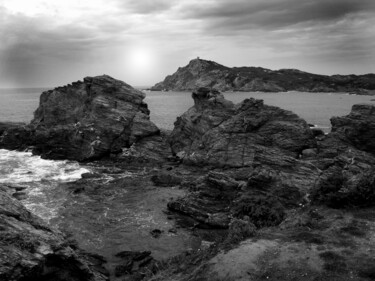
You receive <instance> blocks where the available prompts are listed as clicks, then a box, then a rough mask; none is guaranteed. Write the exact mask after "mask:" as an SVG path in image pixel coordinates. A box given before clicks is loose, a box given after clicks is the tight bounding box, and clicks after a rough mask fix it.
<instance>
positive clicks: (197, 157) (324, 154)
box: [168, 88, 375, 228]
mask: <svg viewBox="0 0 375 281" xmlns="http://www.w3.org/2000/svg"><path fill="white" fill-rule="evenodd" d="M193 99H194V103H195V104H194V106H193V107H192V108H190V109H189V110H188V111H187V112H186V113H184V114H183V115H182V116H181V117H179V118H178V119H177V121H176V123H175V129H174V130H173V132H172V133H171V136H170V144H171V148H172V151H173V153H174V154H175V155H176V156H177V157H179V158H180V159H181V161H183V163H185V164H189V165H198V166H209V167H211V169H217V170H220V171H221V173H214V172H209V173H208V174H207V175H206V176H205V177H204V178H202V179H200V180H197V181H196V182H195V183H194V185H193V186H191V187H190V188H191V190H192V192H191V193H190V194H189V195H187V196H185V197H184V198H180V199H178V200H175V201H172V202H170V203H169V204H168V207H169V208H170V209H171V210H175V211H178V212H181V213H184V214H186V215H189V216H191V217H193V218H195V219H196V220H197V221H198V222H199V223H201V224H205V225H209V226H211V227H219V228H225V227H228V224H229V222H230V220H231V217H239V218H241V219H242V217H244V216H247V217H250V219H251V222H252V223H254V224H255V225H256V226H258V227H261V226H264V225H269V224H273V223H277V222H278V223H279V222H280V221H281V220H282V217H283V216H282V215H281V214H282V213H283V210H284V209H288V208H293V207H296V206H301V205H306V204H308V203H310V202H311V200H313V201H314V202H320V203H321V202H325V203H327V204H329V205H331V206H335V207H345V206H348V205H352V206H369V205H371V206H372V205H373V203H372V201H373V199H371V198H374V195H373V194H375V191H374V188H373V177H371V176H369V175H371V174H372V173H373V167H374V165H375V158H374V156H373V154H371V153H372V152H373V151H374V150H373V146H372V145H373V138H372V136H373V133H374V132H373V131H374V130H373V124H374V123H375V122H374V120H372V118H373V116H372V114H373V112H375V111H374V110H373V106H370V105H355V106H353V110H352V112H351V113H350V114H349V115H348V116H346V117H340V118H338V117H336V118H332V124H333V128H334V130H333V132H332V133H330V134H328V135H322V134H314V133H313V132H312V131H311V129H309V128H308V125H307V124H306V122H305V121H303V120H301V119H300V118H299V117H298V116H297V115H295V114H293V113H291V112H289V111H285V110H282V109H280V108H277V107H271V106H267V105H264V104H263V102H262V101H261V100H254V99H249V100H245V101H243V102H242V103H240V104H237V105H234V104H233V103H231V102H229V101H227V100H225V99H224V98H223V96H222V95H221V94H220V93H219V92H217V91H216V90H210V89H207V88H200V89H198V90H197V91H195V92H194V93H193ZM364 150H365V151H364ZM366 151H368V152H366ZM369 152H370V153H369ZM223 172H224V174H223ZM215 178H220V180H212V179H215ZM230 183H233V184H230ZM223 185H224V186H225V188H223ZM332 198H336V199H332ZM269 202H273V203H272V204H271V205H270V204H269ZM249 210H252V211H249ZM257 210H261V211H259V212H260V213H262V216H261V218H259V217H253V216H252V214H253V213H257V212H258V211H257ZM259 212H258V213H259ZM279 214H280V215H279Z"/></svg>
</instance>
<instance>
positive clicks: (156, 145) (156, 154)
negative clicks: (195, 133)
mask: <svg viewBox="0 0 375 281" xmlns="http://www.w3.org/2000/svg"><path fill="white" fill-rule="evenodd" d="M167 135H168V132H165V131H164V132H163V131H161V133H160V135H154V136H149V137H145V138H142V139H141V140H139V141H137V142H136V143H133V144H132V145H131V146H130V147H129V148H122V152H121V153H120V154H117V155H115V157H113V158H116V159H118V160H119V161H123V162H131V163H134V162H135V161H137V162H142V163H153V164H155V163H163V162H165V161H167V160H169V159H170V158H171V156H172V153H171V148H170V146H169V144H168V142H167Z"/></svg>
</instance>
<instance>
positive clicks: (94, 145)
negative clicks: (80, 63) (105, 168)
mask: <svg viewBox="0 0 375 281" xmlns="http://www.w3.org/2000/svg"><path fill="white" fill-rule="evenodd" d="M144 98H145V95H144V94H143V93H142V92H141V91H138V90H136V89H134V88H132V87H131V86H129V85H128V84H126V83H124V82H122V81H119V80H116V79H113V78H112V77H110V76H107V75H102V76H96V77H86V78H84V80H83V82H82V81H78V82H75V83H72V84H71V85H66V86H64V87H58V88H55V89H53V90H49V91H45V92H43V93H42V95H41V96H40V103H39V107H38V109H37V110H36V111H35V113H34V119H33V120H32V121H31V123H30V125H29V126H27V130H28V131H27V132H29V131H30V132H31V136H30V137H29V139H28V141H25V140H24V138H22V136H20V138H19V140H17V141H16V145H14V147H13V148H19V146H20V145H18V144H19V143H20V144H21V145H24V144H25V143H26V145H33V146H34V149H33V152H34V153H36V154H40V155H42V157H44V158H51V159H72V160H79V161H83V160H90V159H95V158H100V157H103V156H106V155H110V154H111V153H112V154H113V153H120V152H122V148H124V147H125V148H126V147H130V146H131V145H132V144H134V143H136V142H137V141H138V140H141V139H142V138H145V137H148V136H153V135H157V134H158V133H159V129H158V128H157V127H156V126H155V125H154V124H153V123H152V122H151V121H150V120H149V110H148V109H147V104H145V103H144V102H143V99H144ZM13 130H15V129H13ZM17 130H20V129H19V127H18V128H17ZM5 133H7V131H6V132H4V134H5ZM4 134H3V140H2V141H1V142H0V144H1V146H3V147H7V148H8V146H6V145H7V143H9V140H8V138H7V137H4ZM20 134H21V132H20ZM8 135H9V132H8ZM12 135H13V136H14V133H13V131H12ZM13 138H14V137H13Z"/></svg>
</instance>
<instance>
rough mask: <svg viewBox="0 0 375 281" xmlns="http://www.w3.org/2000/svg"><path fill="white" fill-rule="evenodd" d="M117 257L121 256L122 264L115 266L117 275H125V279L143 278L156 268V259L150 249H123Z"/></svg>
mask: <svg viewBox="0 0 375 281" xmlns="http://www.w3.org/2000/svg"><path fill="white" fill-rule="evenodd" d="M116 257H119V258H121V265H118V266H117V267H116V268H115V275H116V276H117V277H120V276H125V279H124V280H142V279H143V277H144V276H145V275H146V274H147V273H150V272H152V271H154V270H155V268H154V267H155V262H156V261H155V260H154V258H153V257H152V256H151V252H149V251H144V252H136V251H134V252H133V251H123V252H119V253H117V254H116Z"/></svg>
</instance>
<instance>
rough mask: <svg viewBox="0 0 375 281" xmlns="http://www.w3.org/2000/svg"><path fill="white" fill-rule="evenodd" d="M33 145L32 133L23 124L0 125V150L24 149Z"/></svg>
mask: <svg viewBox="0 0 375 281" xmlns="http://www.w3.org/2000/svg"><path fill="white" fill-rule="evenodd" d="M33 143H34V139H33V132H32V130H31V128H29V127H28V126H27V125H26V124H25V123H10V122H8V123H0V147H1V148H5V149H11V150H13V149H25V148H27V147H28V146H30V145H32V144H33Z"/></svg>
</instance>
